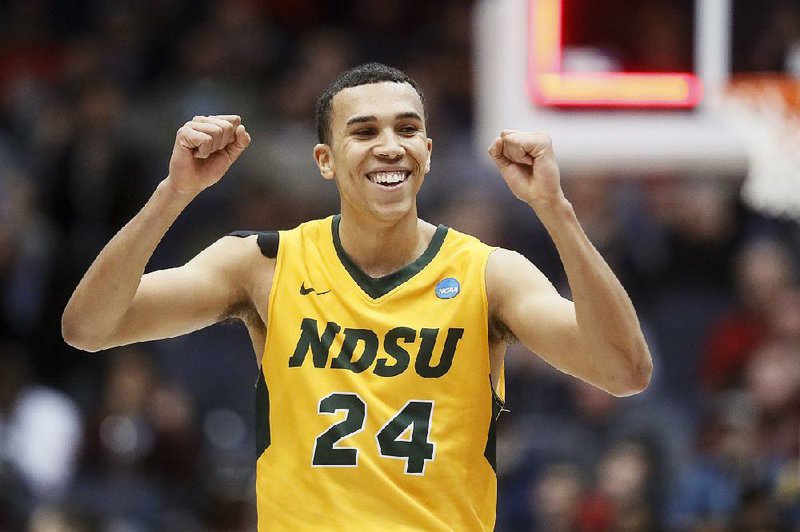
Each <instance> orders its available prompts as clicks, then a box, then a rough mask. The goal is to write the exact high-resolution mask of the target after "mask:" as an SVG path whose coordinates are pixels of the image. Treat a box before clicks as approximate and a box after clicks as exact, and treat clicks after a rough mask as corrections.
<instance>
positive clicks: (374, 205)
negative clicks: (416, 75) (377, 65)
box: [314, 82, 432, 221]
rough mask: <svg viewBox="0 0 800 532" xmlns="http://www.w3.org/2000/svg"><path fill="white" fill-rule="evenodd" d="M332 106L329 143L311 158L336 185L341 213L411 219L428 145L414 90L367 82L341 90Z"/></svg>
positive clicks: (427, 162)
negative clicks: (407, 217) (340, 200)
mask: <svg viewBox="0 0 800 532" xmlns="http://www.w3.org/2000/svg"><path fill="white" fill-rule="evenodd" d="M331 104H332V105H331V107H332V109H331V137H330V139H331V140H330V144H329V145H326V144H318V145H317V146H316V147H315V149H314V156H315V159H316V160H317V164H318V165H319V167H320V172H321V173H322V175H323V176H324V177H325V178H326V179H334V180H335V181H336V185H337V186H338V187H339V193H340V194H341V197H342V211H343V212H344V211H346V210H351V212H353V213H354V214H356V213H358V214H360V215H364V214H367V215H371V216H375V217H377V218H379V219H381V220H386V221H396V220H398V219H400V218H402V217H403V216H404V215H408V214H409V213H411V214H413V215H414V216H416V210H415V207H416V195H417V192H419V189H420V187H421V186H422V181H423V179H424V177H425V174H427V173H428V170H429V169H430V156H431V147H432V143H431V139H429V138H428V137H427V135H426V133H425V122H424V119H423V117H424V116H425V114H424V110H423V107H422V101H421V100H420V97H419V94H417V91H416V90H414V88H413V87H412V86H411V85H409V84H407V83H392V82H383V83H371V84H369V85H359V86H358V87H351V88H347V89H344V90H342V91H340V92H339V93H337V94H336V95H335V96H334V97H333V100H332V102H331Z"/></svg>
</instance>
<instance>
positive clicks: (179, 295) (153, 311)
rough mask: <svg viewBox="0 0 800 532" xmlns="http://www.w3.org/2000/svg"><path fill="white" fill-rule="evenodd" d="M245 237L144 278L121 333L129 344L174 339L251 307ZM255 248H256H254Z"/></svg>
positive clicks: (219, 243)
mask: <svg viewBox="0 0 800 532" xmlns="http://www.w3.org/2000/svg"><path fill="white" fill-rule="evenodd" d="M243 244H245V242H244V241H243V240H240V239H231V238H223V239H220V240H219V241H217V242H215V243H214V244H212V245H211V246H209V247H208V248H206V249H205V250H203V251H202V252H201V253H199V254H198V255H197V256H195V257H194V258H193V259H192V260H190V261H189V262H187V263H186V264H185V265H183V266H180V267H177V268H169V269H165V270H157V271H154V272H150V273H147V274H145V275H144V276H142V280H141V282H140V284H139V288H138V289H137V291H136V296H135V297H134V299H133V302H132V304H131V307H130V308H129V310H128V312H127V313H126V315H125V318H124V320H123V321H122V323H121V325H120V328H119V329H118V330H117V333H116V335H115V337H116V339H117V343H119V344H120V345H121V344H128V343H133V342H141V341H147V340H157V339H161V338H171V337H174V336H179V335H181V334H186V333H189V332H192V331H196V330H198V329H201V328H203V327H206V326H208V325H211V324H213V323H216V322H218V321H220V320H221V319H224V318H227V317H229V316H231V315H232V314H233V313H234V312H235V311H236V309H237V308H239V307H241V306H242V305H246V304H247V302H248V300H249V298H248V290H247V287H246V282H247V277H246V275H243V274H242V270H243V269H244V268H243V264H242V262H243V259H245V258H246V257H244V256H243V255H245V253H244V252H245V250H244V249H243ZM253 247H254V246H253Z"/></svg>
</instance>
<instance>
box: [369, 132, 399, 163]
mask: <svg viewBox="0 0 800 532" xmlns="http://www.w3.org/2000/svg"><path fill="white" fill-rule="evenodd" d="M372 151H373V153H374V154H375V156H376V157H380V158H387V159H399V158H400V157H402V156H403V155H404V154H405V152H406V149H405V148H404V147H403V146H402V145H401V144H400V143H399V142H397V136H396V135H395V134H394V131H391V132H385V133H383V134H381V135H379V136H378V142H377V143H376V144H375V147H374V148H373V150H372Z"/></svg>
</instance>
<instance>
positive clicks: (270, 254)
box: [226, 231, 280, 259]
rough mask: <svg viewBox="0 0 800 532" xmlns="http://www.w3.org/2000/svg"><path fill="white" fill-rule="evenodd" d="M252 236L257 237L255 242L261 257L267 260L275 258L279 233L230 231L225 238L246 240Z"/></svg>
mask: <svg viewBox="0 0 800 532" xmlns="http://www.w3.org/2000/svg"><path fill="white" fill-rule="evenodd" d="M253 235H258V238H257V240H256V241H257V243H258V248H259V249H260V250H261V254H262V255H264V256H265V257H267V258H268V259H274V258H277V256H278V244H279V242H280V233H279V232H278V231H232V232H230V233H228V234H227V235H226V236H236V237H239V238H246V237H248V236H253Z"/></svg>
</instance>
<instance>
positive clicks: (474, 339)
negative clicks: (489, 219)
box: [62, 63, 652, 531]
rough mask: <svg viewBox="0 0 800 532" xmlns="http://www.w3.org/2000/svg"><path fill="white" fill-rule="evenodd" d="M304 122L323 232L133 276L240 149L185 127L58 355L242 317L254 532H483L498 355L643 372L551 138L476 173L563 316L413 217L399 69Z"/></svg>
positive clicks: (412, 101)
mask: <svg viewBox="0 0 800 532" xmlns="http://www.w3.org/2000/svg"><path fill="white" fill-rule="evenodd" d="M317 123H318V133H319V144H317V145H316V146H315V147H314V150H313V155H314V158H315V160H316V162H317V165H318V166H319V170H320V173H321V174H322V177H323V178H325V179H327V180H331V181H333V182H334V183H335V185H336V186H337V187H338V190H339V193H340V196H341V213H340V214H337V215H335V216H332V217H329V218H326V219H323V220H315V221H311V222H307V223H305V224H302V225H300V226H299V227H297V228H295V229H293V230H290V231H281V232H262V233H257V234H256V233H253V234H249V233H236V234H233V235H230V236H226V237H223V238H221V239H220V240H219V241H217V242H215V243H214V244H212V245H210V246H209V247H208V248H207V249H205V250H204V251H202V252H201V253H200V254H198V255H197V256H196V257H195V258H193V259H192V260H191V261H189V262H188V263H187V264H185V265H184V266H181V267H178V268H173V269H168V270H163V271H154V272H151V273H147V274H144V273H143V272H144V269H145V266H146V265H147V262H148V260H149V258H150V256H151V255H152V253H153V251H154V249H155V248H156V246H157V245H158V243H159V241H160V240H161V238H162V237H163V236H164V234H165V233H166V231H167V230H168V229H169V227H170V225H171V224H172V223H173V222H174V221H175V219H176V218H177V216H178V215H179V214H180V213H181V211H182V210H183V209H184V208H185V207H186V206H187V205H188V204H189V203H190V202H191V201H192V200H193V199H194V198H195V197H196V196H197V195H198V194H199V193H200V192H201V191H202V190H203V189H205V188H207V187H209V186H212V185H213V184H214V183H216V182H217V181H219V180H220V179H221V178H222V176H223V175H224V174H225V172H226V171H227V169H228V168H229V167H230V166H231V164H233V163H234V161H236V159H237V158H238V157H239V156H240V155H241V153H242V152H243V151H244V150H245V149H246V148H247V146H248V145H249V144H250V135H249V134H248V133H247V131H246V130H245V127H244V125H242V123H241V120H240V118H239V117H238V116H227V115H226V116H208V117H202V116H198V117H195V118H194V119H192V120H191V121H189V122H187V123H186V124H185V125H184V126H183V127H181V128H180V129H179V130H178V133H177V136H176V140H175V146H174V149H173V154H172V159H171V161H170V166H169V175H168V176H167V178H166V179H164V180H163V181H162V182H161V183H160V184H159V185H158V187H157V188H156V190H155V192H154V194H153V196H152V197H151V198H150V200H149V201H148V202H147V203H146V204H145V206H144V207H143V208H142V210H141V211H140V212H139V213H138V214H137V215H136V216H135V217H134V218H133V219H132V220H131V221H130V223H128V224H127V225H126V226H125V227H124V228H123V229H122V230H121V231H120V232H119V233H118V234H117V235H116V236H115V237H114V238H113V239H112V240H111V241H110V242H109V243H108V245H107V246H106V247H105V248H104V249H103V250H102V251H101V253H100V254H99V256H98V257H97V259H96V260H95V262H94V263H93V264H92V266H91V267H90V268H89V270H88V272H87V273H86V275H85V276H84V278H83V279H82V280H81V282H80V284H79V285H78V287H77V289H76V290H75V293H74V294H73V296H72V298H71V300H70V302H69V304H68V305H67V308H66V310H65V312H64V316H63V323H62V327H63V334H64V338H65V339H66V341H67V342H69V343H70V344H71V345H73V346H75V347H78V348H81V349H85V350H88V351H97V350H101V349H107V348H109V347H113V346H118V345H123V344H129V343H132V342H141V341H145V340H153V339H157V338H168V337H173V336H177V335H180V334H185V333H188V332H191V331H194V330H197V329H199V328H201V327H205V326H207V325H211V324H212V323H215V322H217V321H220V320H224V319H227V318H231V317H235V318H238V319H241V320H242V321H243V322H244V323H245V324H246V326H247V329H248V331H249V333H250V337H251V339H252V342H253V347H254V349H255V352H256V355H257V359H258V362H259V365H260V373H259V379H258V383H257V386H256V393H257V405H258V419H257V437H258V442H257V455H258V459H257V466H256V468H257V481H256V491H257V504H258V527H259V530H292V531H296V530H320V529H340V530H344V529H347V530H371V529H375V528H378V527H382V528H387V529H390V530H396V529H415V530H451V529H455V530H482V529H492V528H493V526H494V522H495V507H496V485H497V484H496V477H495V463H494V433H493V432H494V422H495V419H496V415H497V414H498V413H499V409H500V407H501V400H500V397H501V396H502V392H503V375H502V368H503V355H504V352H505V348H506V341H507V340H508V339H511V338H517V339H519V341H521V342H522V343H523V344H524V345H525V346H527V347H528V348H530V350H531V351H533V352H535V353H537V354H538V355H539V356H541V357H543V358H544V359H545V360H547V361H548V362H549V363H551V364H552V365H554V366H555V367H557V368H559V369H561V370H562V371H564V372H566V373H569V374H571V375H574V376H576V377H578V378H580V379H583V380H585V381H587V382H589V383H592V384H594V385H596V386H598V387H600V388H602V389H604V390H607V391H608V392H610V393H612V394H614V395H619V396H623V395H629V394H633V393H636V392H639V391H641V390H642V389H644V388H645V387H646V385H647V383H648V381H649V378H650V374H651V368H652V363H651V359H650V355H649V353H648V349H647V346H646V344H645V342H644V339H643V337H642V334H641V330H640V326H639V322H638V319H637V317H636V314H635V312H634V309H633V307H632V305H631V302H630V300H629V299H628V296H627V295H626V293H625V291H624V289H623V288H622V286H621V285H620V283H619V282H618V281H617V279H616V278H615V276H614V274H613V273H612V272H611V270H610V269H609V267H608V266H607V265H606V263H605V262H604V261H603V259H602V258H601V257H600V255H599V254H598V253H597V251H596V250H595V249H594V248H593V247H592V245H591V244H590V242H589V240H588V239H587V237H586V235H585V234H584V232H583V230H582V229H581V227H580V226H579V224H578V222H577V220H576V218H575V214H574V212H573V210H572V207H571V205H570V204H569V202H568V201H567V200H566V199H565V198H564V195H563V193H562V190H561V187H560V184H559V171H558V168H557V166H556V161H555V158H554V155H553V149H552V147H551V143H550V140H549V138H548V137H547V136H546V135H544V134H540V133H528V132H522V131H503V132H502V133H501V134H500V136H499V137H497V139H496V140H495V142H494V143H493V144H492V146H491V147H490V148H489V155H490V156H491V157H492V158H493V159H494V161H495V163H496V164H497V167H498V168H499V170H500V173H501V175H502V176H503V179H504V180H505V181H506V183H507V185H508V187H509V188H510V189H511V191H512V192H513V193H514V195H515V196H517V197H518V198H519V199H520V200H522V201H524V202H526V203H527V204H528V205H529V206H530V207H531V209H532V210H533V211H534V212H535V213H536V215H537V216H538V217H539V219H540V220H541V221H542V222H543V223H544V225H545V227H546V228H547V230H548V232H549V234H550V235H551V236H552V238H553V241H554V242H555V245H556V246H557V248H558V251H559V253H560V255H561V258H562V260H563V263H564V267H565V268H566V272H567V274H568V278H569V283H570V288H571V290H572V296H573V298H574V302H572V301H569V300H566V299H564V298H562V297H561V296H559V294H558V293H557V292H556V290H555V289H554V288H553V286H552V285H551V284H550V282H549V281H548V280H547V279H546V278H545V277H544V276H543V274H542V273H541V272H540V271H539V270H538V269H537V268H536V267H535V266H533V265H532V264H531V263H530V262H528V261H527V260H526V259H524V258H523V257H521V256H520V255H518V254H517V253H514V252H511V251H507V250H504V249H495V248H491V247H489V246H487V245H485V244H483V243H481V242H479V241H478V240H477V239H475V238H473V237H470V236H468V235H465V234H461V233H458V232H456V231H455V230H453V229H449V228H447V227H444V226H441V225H440V226H436V225H432V224H430V223H428V222H426V221H423V220H420V219H419V218H418V217H417V208H416V197H417V193H418V192H419V190H420V187H421V186H422V183H423V180H424V178H425V175H426V174H427V173H428V170H429V169H430V163H431V149H432V142H431V139H429V138H428V137H427V134H426V130H425V110H424V107H423V101H422V96H421V94H420V91H419V89H418V87H417V85H416V83H415V82H414V81H413V80H411V79H410V78H409V77H408V76H406V75H405V74H404V73H402V72H400V71H398V70H395V69H392V68H389V67H386V66H384V65H380V64H374V63H373V64H368V65H362V66H360V67H357V68H355V69H353V70H350V71H348V72H346V73H344V74H343V75H342V76H341V77H340V78H339V79H337V80H336V81H335V82H334V83H333V84H332V85H331V86H330V87H329V88H328V90H327V91H326V92H325V93H324V94H323V95H322V96H321V98H320V100H319V102H318V104H317Z"/></svg>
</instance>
